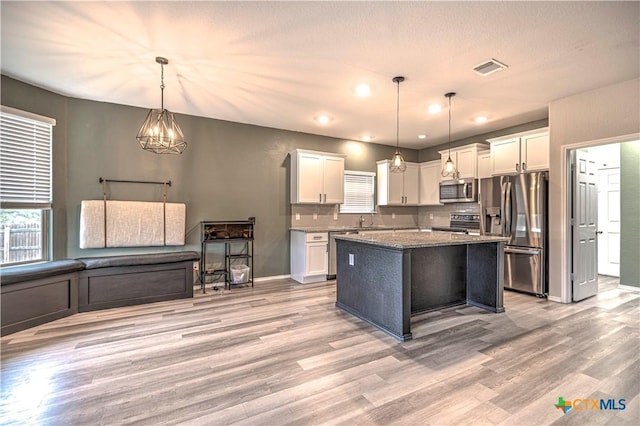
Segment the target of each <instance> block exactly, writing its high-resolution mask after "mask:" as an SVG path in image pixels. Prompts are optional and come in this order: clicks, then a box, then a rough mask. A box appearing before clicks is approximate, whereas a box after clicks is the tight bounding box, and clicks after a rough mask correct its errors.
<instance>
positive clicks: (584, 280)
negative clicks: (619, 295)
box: [572, 150, 598, 302]
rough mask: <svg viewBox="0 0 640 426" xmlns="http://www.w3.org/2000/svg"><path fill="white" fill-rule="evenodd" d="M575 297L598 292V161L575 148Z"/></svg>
mask: <svg viewBox="0 0 640 426" xmlns="http://www.w3.org/2000/svg"><path fill="white" fill-rule="evenodd" d="M573 154H574V155H573V157H572V158H573V159H574V161H573V164H572V169H573V188H572V190H573V197H572V198H573V200H572V211H573V217H572V232H573V252H572V262H573V280H572V281H573V301H574V302H577V301H579V300H582V299H586V298H587V297H591V296H594V295H596V294H598V273H597V268H596V266H597V262H598V260H597V250H596V230H597V216H598V190H597V182H596V179H597V177H596V170H597V169H596V164H595V161H593V160H590V159H589V153H588V152H587V151H584V150H576V151H574V152H573Z"/></svg>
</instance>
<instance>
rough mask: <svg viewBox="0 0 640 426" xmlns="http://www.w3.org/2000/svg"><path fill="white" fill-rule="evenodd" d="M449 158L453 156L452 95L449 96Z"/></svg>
mask: <svg viewBox="0 0 640 426" xmlns="http://www.w3.org/2000/svg"><path fill="white" fill-rule="evenodd" d="M449 158H451V96H449Z"/></svg>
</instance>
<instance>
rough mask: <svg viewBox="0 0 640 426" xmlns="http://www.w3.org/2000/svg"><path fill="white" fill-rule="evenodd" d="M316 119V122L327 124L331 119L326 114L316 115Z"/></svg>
mask: <svg viewBox="0 0 640 426" xmlns="http://www.w3.org/2000/svg"><path fill="white" fill-rule="evenodd" d="M316 121H317V122H318V124H327V123H329V122H330V121H331V118H330V117H329V116H328V115H319V116H317V117H316Z"/></svg>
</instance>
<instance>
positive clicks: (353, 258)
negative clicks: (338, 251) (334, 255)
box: [349, 253, 355, 266]
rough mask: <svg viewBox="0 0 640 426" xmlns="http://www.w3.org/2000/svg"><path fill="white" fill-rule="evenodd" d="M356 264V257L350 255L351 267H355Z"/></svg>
mask: <svg viewBox="0 0 640 426" xmlns="http://www.w3.org/2000/svg"><path fill="white" fill-rule="evenodd" d="M354 264H355V256H354V255H353V253H349V265H351V266H353V265H354Z"/></svg>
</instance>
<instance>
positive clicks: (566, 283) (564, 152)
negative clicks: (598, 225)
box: [549, 133, 640, 303]
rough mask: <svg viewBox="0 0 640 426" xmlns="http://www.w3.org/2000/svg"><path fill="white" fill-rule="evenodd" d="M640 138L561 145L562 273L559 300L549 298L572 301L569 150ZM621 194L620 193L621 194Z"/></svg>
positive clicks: (638, 138)
mask: <svg viewBox="0 0 640 426" xmlns="http://www.w3.org/2000/svg"><path fill="white" fill-rule="evenodd" d="M637 140H640V133H630V134H627V135H620V136H614V137H610V138H604V139H594V140H590V141H583V142H576V143H573V144H567V145H562V147H561V158H560V165H561V167H560V182H561V185H560V191H561V193H562V194H564V196H563V197H561V200H562V202H561V204H560V212H561V218H562V220H561V222H560V234H561V235H562V238H561V240H560V250H561V253H563V256H562V257H561V259H560V266H561V269H562V274H561V276H560V283H561V292H560V300H558V298H557V297H553V296H549V300H552V301H554V302H561V303H572V302H571V298H572V288H571V253H572V251H573V239H572V238H571V195H572V194H571V156H570V155H569V153H570V151H571V150H574V149H579V148H588V147H591V146H597V145H609V144H612V143H624V142H632V141H637ZM621 196H622V194H621Z"/></svg>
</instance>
